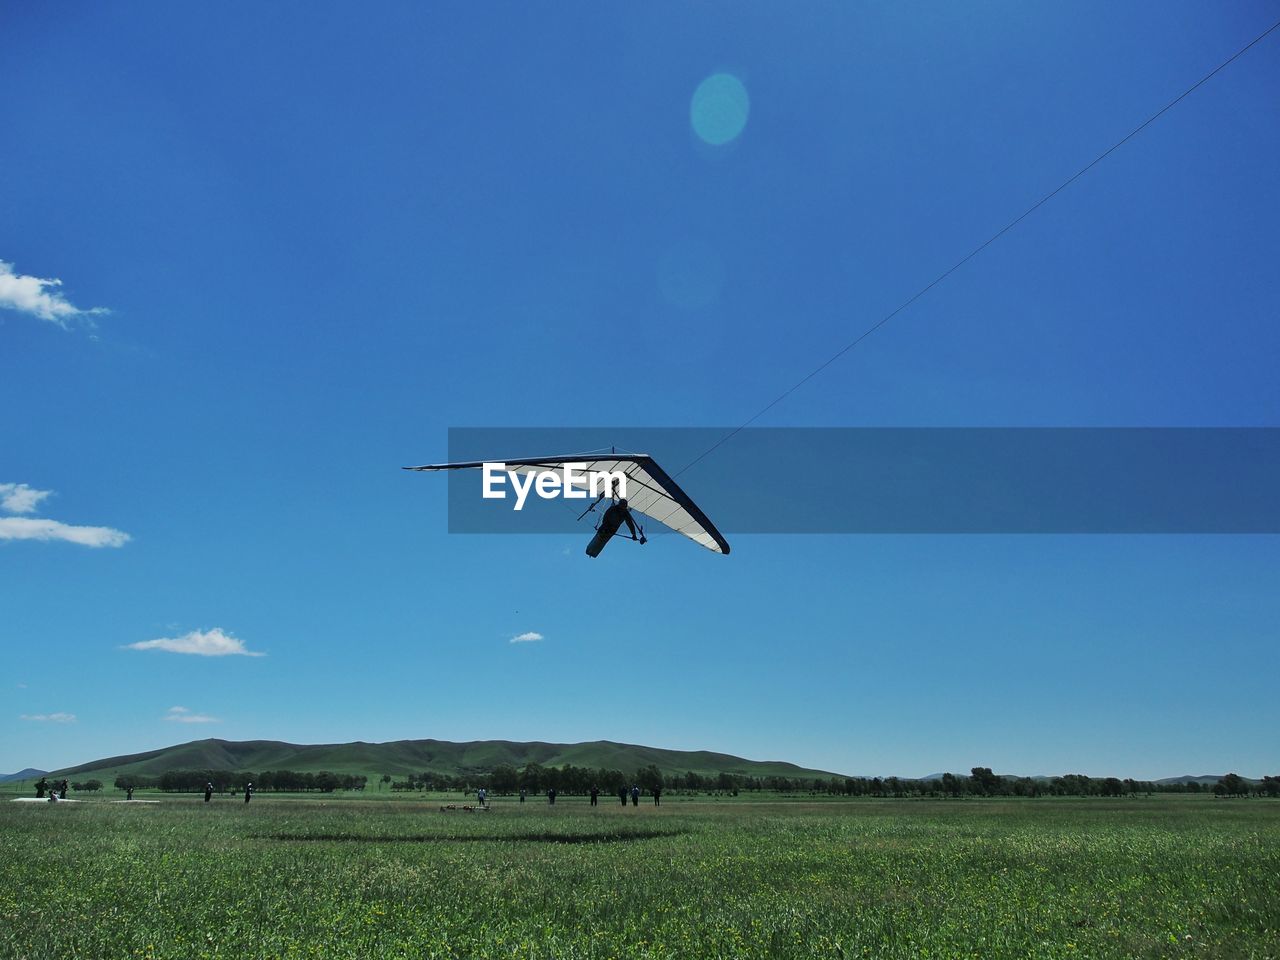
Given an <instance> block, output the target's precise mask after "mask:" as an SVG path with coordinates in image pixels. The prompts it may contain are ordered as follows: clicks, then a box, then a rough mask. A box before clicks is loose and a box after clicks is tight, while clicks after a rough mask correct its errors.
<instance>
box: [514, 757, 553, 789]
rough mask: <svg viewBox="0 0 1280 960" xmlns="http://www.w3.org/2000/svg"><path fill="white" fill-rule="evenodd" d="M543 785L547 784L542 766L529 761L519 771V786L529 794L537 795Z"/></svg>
mask: <svg viewBox="0 0 1280 960" xmlns="http://www.w3.org/2000/svg"><path fill="white" fill-rule="evenodd" d="M545 783H547V773H546V771H545V770H544V769H543V767H542V764H540V763H537V762H536V761H533V760H531V761H529V762H528V763H526V764H525V765H524V769H523V770H521V771H520V786H522V787H524V788H525V789H526V790H528V791H529V792H530V793H538V792H539V791H540V790H541V789H542V787H543V785H544V784H545Z"/></svg>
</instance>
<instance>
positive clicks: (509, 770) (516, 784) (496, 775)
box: [489, 763, 520, 794]
mask: <svg viewBox="0 0 1280 960" xmlns="http://www.w3.org/2000/svg"><path fill="white" fill-rule="evenodd" d="M489 789H490V790H492V791H493V792H494V793H508V794H510V793H515V792H516V791H517V790H519V789H520V774H519V773H517V772H516V768H515V767H513V766H511V764H509V763H500V764H498V766H496V767H494V768H493V770H492V771H490V773H489Z"/></svg>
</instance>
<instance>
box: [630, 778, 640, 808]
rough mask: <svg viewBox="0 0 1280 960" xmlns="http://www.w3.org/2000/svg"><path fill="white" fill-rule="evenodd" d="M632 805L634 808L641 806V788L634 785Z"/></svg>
mask: <svg viewBox="0 0 1280 960" xmlns="http://www.w3.org/2000/svg"><path fill="white" fill-rule="evenodd" d="M631 805H632V806H633V807H638V806H640V788H639V787H638V786H636V785H635V784H634V783H633V784H632V785H631Z"/></svg>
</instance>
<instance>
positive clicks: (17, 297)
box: [0, 260, 110, 330]
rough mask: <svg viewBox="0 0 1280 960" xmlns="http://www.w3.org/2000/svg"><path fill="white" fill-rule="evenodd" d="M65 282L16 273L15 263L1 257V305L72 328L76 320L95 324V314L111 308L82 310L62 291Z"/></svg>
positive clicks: (2, 307)
mask: <svg viewBox="0 0 1280 960" xmlns="http://www.w3.org/2000/svg"><path fill="white" fill-rule="evenodd" d="M61 286H62V281H61V280H56V279H45V278H43V277H31V276H27V275H26V274H22V273H15V272H14V269H13V264H12V263H7V262H5V261H4V260H0V309H5V310H15V311H17V312H18V313H25V314H27V315H28V316H32V317H36V318H37V319H39V320H46V321H48V322H49V323H54V324H57V325H58V326H60V327H62V329H63V330H68V329H70V327H71V322H72V321H73V320H79V321H81V322H83V323H86V324H88V325H89V326H93V320H92V318H93V317H95V316H97V315H99V314H103V313H109V312H110V311H108V310H107V309H106V308H105V307H92V308H90V309H88V310H82V309H81V308H80V307H77V306H76V305H75V304H74V303H72V302H71V301H70V300H68V299H67V298H66V297H64V296H63V295H62V291H61V290H59V289H58V288H59V287H61Z"/></svg>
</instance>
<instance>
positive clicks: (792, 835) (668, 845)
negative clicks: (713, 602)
mask: <svg viewBox="0 0 1280 960" xmlns="http://www.w3.org/2000/svg"><path fill="white" fill-rule="evenodd" d="M455 800H456V798H455ZM0 871H3V883H0V956H4V957H31V958H37V957H53V956H56V957H58V958H60V960H63V958H69V957H92V958H107V957H175V958H179V957H180V958H184V960H191V958H199V957H236V958H243V957H273V958H274V957H328V958H332V957H379V958H400V957H414V958H417V957H547V958H550V957H557V958H570V957H599V958H608V957H617V958H638V957H681V958H702V957H739V956H743V957H803V958H806V960H813V958H817V957H862V956H867V957H983V958H986V957H1230V958H1249V957H1256V958H1262V957H1277V956H1280V881H1278V878H1280V803H1275V802H1269V801H1264V800H1248V801H1244V800H1242V801H1217V802H1215V801H1212V800H1209V799H1205V798H1195V799H1192V798H1183V797H1176V798H1161V799H1152V800H1138V799H1132V800H1124V801H1101V800H1048V799H1041V800H1034V801H1012V802H1006V801H980V800H975V801H902V802H895V801H887V800H886V801H860V802H834V803H823V804H807V803H795V802H792V803H748V802H729V803H721V804H717V803H708V802H702V803H696V804H694V803H682V802H679V801H677V800H672V801H671V802H664V804H663V806H662V807H661V808H660V809H654V808H653V807H652V806H649V805H646V804H644V803H642V805H641V806H640V807H639V808H637V809H632V808H627V809H626V810H623V809H622V808H621V807H620V806H619V805H618V804H617V801H616V800H615V801H614V802H612V803H609V802H603V804H602V806H601V807H600V808H599V809H596V810H592V809H591V808H590V807H588V806H587V805H586V803H585V802H584V801H582V800H579V799H578V798H565V799H563V800H562V801H561V802H559V803H557V805H556V807H555V808H554V809H548V807H547V806H546V804H545V802H536V803H535V802H532V801H531V802H530V803H527V804H525V805H524V806H520V805H518V804H516V803H515V802H513V801H510V800H502V801H499V802H497V803H495V805H494V810H493V811H492V812H490V813H488V814H465V813H461V812H457V813H441V812H440V811H439V810H438V802H435V803H425V802H398V803H386V802H372V801H361V800H342V799H335V800H332V801H328V802H325V801H318V800H304V799H285V798H278V797H270V796H263V797H258V798H255V800H254V801H253V803H251V804H250V805H249V806H247V807H246V806H245V805H244V804H243V803H240V802H236V801H232V800H229V799H219V800H217V801H215V802H214V803H213V804H211V805H210V806H208V807H206V806H205V805H204V804H203V803H201V802H200V801H199V800H198V799H193V798H190V797H181V798H174V797H166V798H164V802H163V803H161V804H157V805H124V804H112V803H107V802H104V800H97V801H90V802H85V803H80V804H66V805H61V806H60V805H50V804H19V803H9V802H4V803H0Z"/></svg>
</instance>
